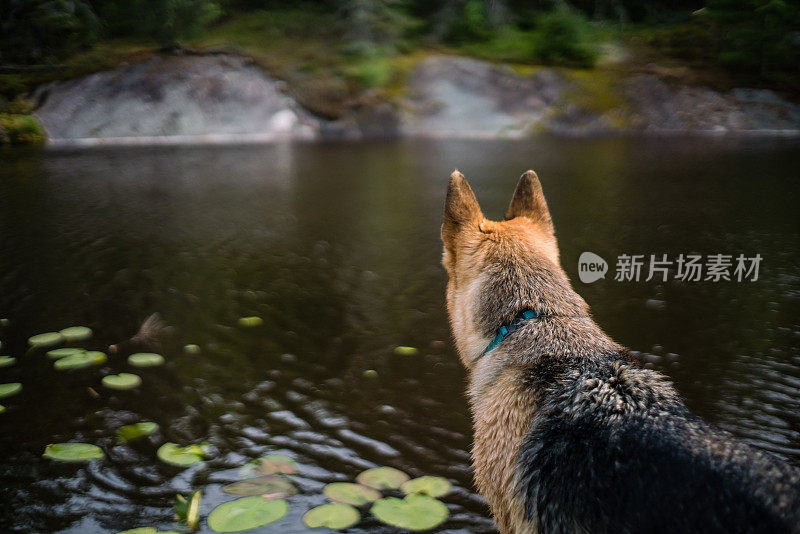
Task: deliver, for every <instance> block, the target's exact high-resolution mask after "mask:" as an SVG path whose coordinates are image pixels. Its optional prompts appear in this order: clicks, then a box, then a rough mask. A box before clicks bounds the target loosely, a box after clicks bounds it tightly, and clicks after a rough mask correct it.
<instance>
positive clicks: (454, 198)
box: [442, 171, 483, 241]
mask: <svg viewBox="0 0 800 534" xmlns="http://www.w3.org/2000/svg"><path fill="white" fill-rule="evenodd" d="M482 220H483V213H481V207H480V206H479V205H478V199H477V198H475V193H473V192H472V188H471V187H470V186H469V184H468V183H467V179H466V178H464V175H463V174H461V173H460V172H458V171H453V174H451V175H450V183H449V184H448V185H447V198H446V199H445V201H444V224H443V225H442V239H444V240H445V241H447V240H448V238H449V237H453V236H454V234H455V232H457V231H458V230H459V229H461V228H464V227H467V226H470V225H475V227H476V228H477V227H478V226H479V225H480V222H481V221H482Z"/></svg>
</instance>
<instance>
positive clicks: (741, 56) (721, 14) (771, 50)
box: [708, 0, 800, 78]
mask: <svg viewBox="0 0 800 534" xmlns="http://www.w3.org/2000/svg"><path fill="white" fill-rule="evenodd" d="M708 16H709V17H710V18H711V20H712V21H713V22H714V23H715V25H716V29H717V34H718V38H719V61H720V62H721V63H723V64H724V65H727V66H731V67H735V68H738V69H744V70H751V71H753V72H756V73H757V74H758V75H759V76H760V77H762V78H764V77H767V76H768V75H769V74H770V73H771V72H772V71H775V70H788V69H796V68H797V65H798V63H800V6H798V4H797V3H796V2H787V1H785V0H709V2H708Z"/></svg>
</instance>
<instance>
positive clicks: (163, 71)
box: [34, 55, 319, 144]
mask: <svg viewBox="0 0 800 534" xmlns="http://www.w3.org/2000/svg"><path fill="white" fill-rule="evenodd" d="M282 89H283V88H282V85H281V82H280V81H278V80H275V79H272V78H271V77H269V76H267V75H266V74H264V72H262V71H261V70H260V69H259V68H258V67H256V66H253V65H252V64H251V62H250V61H249V60H247V59H246V58H240V57H234V56H226V55H206V56H200V55H179V56H174V55H171V56H158V57H154V58H152V59H150V60H147V61H144V62H142V63H137V64H134V65H129V66H125V67H122V68H119V69H116V70H112V71H106V72H100V73H97V74H93V75H91V76H87V77H85V78H80V79H76V80H71V81H67V82H63V83H59V84H56V85H54V86H50V87H48V88H46V89H45V88H43V89H41V90H39V91H37V94H34V98H36V99H37V100H40V101H42V102H43V103H42V105H41V107H40V108H39V110H38V111H37V113H36V115H37V117H38V118H39V120H40V121H41V122H42V124H43V126H44V128H45V129H46V130H47V132H48V135H49V137H50V139H51V142H52V143H53V144H63V143H78V144H93V143H104V144H106V143H127V144H136V143H149V142H224V141H233V142H241V141H271V140H285V139H311V138H314V137H316V136H317V135H318V130H319V121H318V120H317V119H316V118H314V117H313V116H312V115H311V114H310V113H308V112H306V111H305V110H304V109H302V108H301V107H300V106H298V105H297V104H296V102H295V101H294V100H293V99H292V98H290V97H288V96H286V95H285V94H284V93H283V90H282Z"/></svg>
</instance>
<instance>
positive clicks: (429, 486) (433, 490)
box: [400, 475, 453, 497]
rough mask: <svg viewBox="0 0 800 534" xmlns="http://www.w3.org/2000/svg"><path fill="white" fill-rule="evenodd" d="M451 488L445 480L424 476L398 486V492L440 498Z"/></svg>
mask: <svg viewBox="0 0 800 534" xmlns="http://www.w3.org/2000/svg"><path fill="white" fill-rule="evenodd" d="M452 487H453V485H452V484H450V481H449V480H447V479H446V478H442V477H434V476H430V475H426V476H424V477H419V478H414V479H412V480H409V481H408V482H406V483H405V484H403V485H402V486H400V490H401V491H402V492H403V493H405V494H406V495H410V494H412V493H422V494H425V495H427V496H428V497H441V496H442V495H446V494H447V492H448V491H450V488H452Z"/></svg>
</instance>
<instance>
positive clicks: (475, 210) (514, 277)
mask: <svg viewBox="0 0 800 534" xmlns="http://www.w3.org/2000/svg"><path fill="white" fill-rule="evenodd" d="M442 241H443V243H444V255H443V258H442V264H443V265H444V268H445V270H446V271H447V274H448V276H449V281H448V284H447V310H448V313H449V315H450V325H451V327H452V329H453V335H454V337H455V341H456V348H457V349H458V352H459V355H460V357H461V360H462V362H463V363H464V365H465V366H466V367H467V368H471V367H472V366H473V364H474V362H475V361H476V360H477V359H478V358H480V357H481V356H482V355H483V353H484V351H485V349H486V347H487V346H488V344H489V343H490V342H491V341H492V339H493V338H494V337H495V335H496V332H497V329H498V328H499V327H500V326H501V325H503V324H505V323H507V322H509V321H511V320H512V319H513V318H514V316H515V315H516V314H517V313H519V312H520V311H523V310H526V309H533V310H536V311H539V312H542V313H549V314H559V315H568V314H572V315H578V314H585V313H586V312H587V310H586V304H585V303H584V302H583V300H582V299H581V298H580V297H579V296H578V295H577V294H575V292H574V291H572V289H571V287H570V285H569V281H568V279H567V276H566V274H565V273H564V271H563V269H562V268H561V266H560V265H559V258H558V244H557V242H556V236H555V232H554V229H553V222H552V219H551V218H550V210H549V209H548V208H547V202H546V201H545V198H544V193H543V192H542V185H541V183H540V182H539V178H538V177H537V176H536V173H534V172H533V171H528V172H526V173H525V174H523V175H522V177H521V178H520V180H519V183H518V184H517V189H516V191H514V196H513V197H512V199H511V204H510V206H509V208H508V212H507V213H506V216H505V220H503V221H490V220H488V219H486V218H485V217H484V216H483V213H482V212H481V208H480V206H479V205H478V200H477V199H476V198H475V194H474V193H473V192H472V189H471V188H470V186H469V184H468V183H467V180H466V179H465V178H464V176H463V175H462V174H461V173H460V172H458V171H456V172H454V173H453V174H452V175H451V176H450V183H449V185H448V187H447V199H446V200H445V207H444V223H443V224H442Z"/></svg>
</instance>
